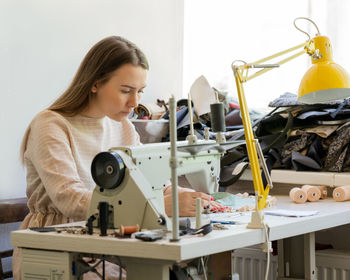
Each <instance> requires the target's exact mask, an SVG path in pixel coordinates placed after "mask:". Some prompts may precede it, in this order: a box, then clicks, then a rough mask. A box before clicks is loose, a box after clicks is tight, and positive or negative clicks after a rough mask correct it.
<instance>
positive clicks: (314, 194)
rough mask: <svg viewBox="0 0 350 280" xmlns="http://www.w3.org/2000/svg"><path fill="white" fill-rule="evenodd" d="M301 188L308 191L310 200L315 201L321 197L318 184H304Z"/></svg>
mask: <svg viewBox="0 0 350 280" xmlns="http://www.w3.org/2000/svg"><path fill="white" fill-rule="evenodd" d="M301 189H302V190H303V191H305V192H306V194H307V200H308V201H311V202H315V201H318V200H319V199H320V197H321V191H320V189H319V188H317V187H316V186H311V185H304V186H302V187H301Z"/></svg>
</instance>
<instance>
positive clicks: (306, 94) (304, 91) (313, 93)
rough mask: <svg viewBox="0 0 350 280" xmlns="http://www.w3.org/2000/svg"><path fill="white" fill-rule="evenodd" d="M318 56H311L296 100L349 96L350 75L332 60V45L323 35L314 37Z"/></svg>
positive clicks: (336, 98) (323, 99)
mask: <svg viewBox="0 0 350 280" xmlns="http://www.w3.org/2000/svg"><path fill="white" fill-rule="evenodd" d="M313 40H314V44H315V50H319V54H318V57H316V56H315V57H312V59H311V60H312V64H313V65H312V66H311V67H310V69H309V70H308V71H307V72H306V73H305V75H304V77H303V79H302V80H301V83H300V86H299V91H298V100H299V101H300V102H303V103H307V104H312V103H322V102H327V101H333V100H338V99H344V98H346V97H349V96H350V76H349V74H348V73H347V72H346V70H345V69H344V68H342V67H341V66H340V65H338V64H336V63H335V62H334V61H333V55H332V46H331V43H330V41H329V39H328V38H327V37H325V36H317V37H315V38H314V39H313Z"/></svg>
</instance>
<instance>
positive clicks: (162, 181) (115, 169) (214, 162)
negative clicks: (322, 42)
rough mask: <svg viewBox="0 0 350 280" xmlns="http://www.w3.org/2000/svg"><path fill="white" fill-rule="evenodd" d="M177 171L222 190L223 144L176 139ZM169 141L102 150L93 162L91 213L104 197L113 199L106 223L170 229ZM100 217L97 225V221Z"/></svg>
mask: <svg viewBox="0 0 350 280" xmlns="http://www.w3.org/2000/svg"><path fill="white" fill-rule="evenodd" d="M177 149H178V156H177V157H178V167H177V172H178V175H179V176H180V175H185V177H186V179H187V180H188V182H189V183H190V184H191V186H192V187H193V188H194V189H195V190H197V191H202V192H205V193H208V194H210V193H213V192H216V191H217V190H218V179H219V174H220V157H221V155H222V152H223V149H222V148H221V147H220V145H219V144H217V143H216V142H215V141H213V140H201V141H198V142H197V143H196V144H194V145H193V144H191V145H190V144H188V142H187V141H181V142H177ZM170 156H171V154H170V143H156V144H146V145H141V146H133V147H116V148H111V149H110V150H109V151H108V152H103V153H100V154H98V155H97V156H96V157H95V159H94V160H93V163H92V166H91V172H92V176H93V178H94V180H95V182H96V184H97V185H96V188H95V190H94V192H93V195H92V199H91V204H90V208H89V210H88V215H87V217H88V218H89V217H91V216H92V215H94V214H96V213H97V211H98V205H99V203H100V202H101V201H107V202H108V204H109V218H108V228H119V227H120V225H136V224H138V225H139V226H140V227H141V228H147V229H157V228H163V229H167V230H171V222H170V220H169V218H168V216H167V215H166V213H165V208H164V197H163V190H164V187H165V186H166V183H167V181H168V182H169V179H170V178H171V168H170V166H169V161H170ZM98 223H99V222H98V219H96V220H95V221H93V226H94V227H98V226H99V225H98Z"/></svg>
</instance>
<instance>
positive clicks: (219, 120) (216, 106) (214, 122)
mask: <svg viewBox="0 0 350 280" xmlns="http://www.w3.org/2000/svg"><path fill="white" fill-rule="evenodd" d="M210 118H211V129H212V131H213V132H224V131H226V126H225V112H224V104H222V103H213V104H210Z"/></svg>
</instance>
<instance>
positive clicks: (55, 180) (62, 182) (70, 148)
mask: <svg viewBox="0 0 350 280" xmlns="http://www.w3.org/2000/svg"><path fill="white" fill-rule="evenodd" d="M147 71H148V62H147V60H146V57H145V55H144V54H143V53H142V51H141V50H140V49H139V48H138V47H136V46H135V45H134V44H133V43H131V42H129V41H128V40H126V39H124V38H121V37H117V36H112V37H108V38H105V39H103V40H101V41H100V42H98V43H97V44H96V45H95V46H93V47H92V48H91V50H90V51H89V52H88V53H87V55H86V56H85V58H84V60H83V61H82V63H81V65H80V67H79V69H78V71H77V73H76V75H75V77H74V79H73V81H72V83H71V84H70V86H69V87H68V89H67V90H66V91H65V92H64V93H63V94H62V95H61V96H60V97H59V98H58V99H57V100H56V101H55V102H54V103H53V104H52V105H51V106H50V107H49V108H48V109H46V110H44V111H42V112H40V113H39V114H38V115H37V116H36V117H35V118H34V119H33V121H32V122H31V124H30V125H29V127H28V129H27V131H26V133H25V136H24V138H23V143H22V147H21V157H22V161H23V163H24V165H25V167H26V169H27V196H28V207H29V209H30V213H29V214H28V215H27V217H26V218H25V219H24V221H23V223H22V225H21V226H20V229H25V228H28V227H43V226H49V225H55V224H63V223H69V222H73V221H81V220H85V219H86V214H87V210H88V207H89V203H90V199H91V195H92V191H93V188H94V187H95V183H94V182H93V180H92V177H91V173H90V166H91V162H92V160H93V158H94V156H95V155H96V154H98V153H99V152H101V151H106V150H107V149H109V148H110V147H112V146H114V147H115V146H126V145H139V144H140V140H139V135H138V134H137V132H136V131H135V128H134V126H133V125H132V123H131V122H130V121H129V120H128V118H127V117H128V115H129V114H130V112H131V111H132V110H133V109H134V108H135V107H136V106H137V105H138V102H139V100H140V97H141V95H142V92H143V90H144V88H145V87H146V80H147ZM170 195H171V190H170V188H165V190H164V196H165V208H166V211H167V214H168V215H170V214H171V211H170V209H171V196H170ZM197 197H201V198H202V201H203V202H204V205H205V204H208V203H212V202H211V201H210V199H211V198H210V196H209V195H207V194H204V193H201V192H193V191H192V190H189V189H186V188H180V190H179V201H180V206H179V208H180V209H179V210H180V215H181V216H193V215H194V214H195V199H196V198H197ZM13 263H14V269H13V271H14V277H15V279H20V250H18V249H16V250H15V253H14V258H13ZM114 267H116V266H114ZM108 271H109V276H110V277H111V278H113V277H114V279H116V278H115V277H116V276H117V271H118V269H114V268H113V266H112V265H110V268H109V269H108ZM84 279H94V275H92V273H88V274H86V275H84ZM97 279H98V278H97Z"/></svg>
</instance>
